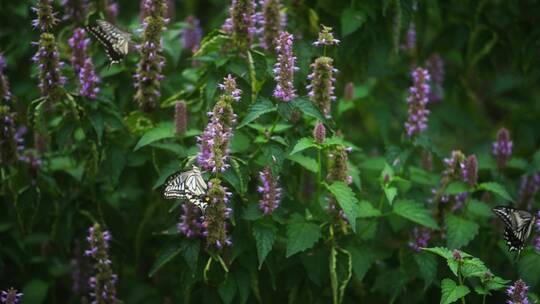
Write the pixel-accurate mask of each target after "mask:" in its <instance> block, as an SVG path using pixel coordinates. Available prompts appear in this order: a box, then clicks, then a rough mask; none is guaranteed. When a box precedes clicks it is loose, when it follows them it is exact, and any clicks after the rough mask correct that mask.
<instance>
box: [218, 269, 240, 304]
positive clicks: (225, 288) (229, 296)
mask: <svg viewBox="0 0 540 304" xmlns="http://www.w3.org/2000/svg"><path fill="white" fill-rule="evenodd" d="M218 293H219V296H220V297H221V300H223V303H225V304H229V303H231V302H232V300H233V299H234V296H235V295H236V280H235V279H234V277H233V276H232V275H229V276H227V278H226V279H225V280H224V281H223V282H221V284H219V286H218Z"/></svg>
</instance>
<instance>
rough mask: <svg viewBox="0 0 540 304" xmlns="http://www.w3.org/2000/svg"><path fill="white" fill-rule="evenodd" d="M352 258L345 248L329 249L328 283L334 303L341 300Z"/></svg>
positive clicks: (350, 271)
mask: <svg viewBox="0 0 540 304" xmlns="http://www.w3.org/2000/svg"><path fill="white" fill-rule="evenodd" d="M351 260H352V258H351V254H350V253H349V252H348V251H347V250H343V249H336V247H332V249H331V250H330V259H329V261H330V285H331V287H332V300H333V303H334V304H338V303H341V302H343V294H344V293H345V288H346V287H347V284H348V283H349V280H350V279H351V275H352V261H351Z"/></svg>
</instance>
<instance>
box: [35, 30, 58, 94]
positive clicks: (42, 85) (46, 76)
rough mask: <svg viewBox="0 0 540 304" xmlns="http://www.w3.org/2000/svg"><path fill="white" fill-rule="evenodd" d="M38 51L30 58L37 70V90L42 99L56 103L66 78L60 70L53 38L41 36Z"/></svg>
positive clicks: (46, 35)
mask: <svg viewBox="0 0 540 304" xmlns="http://www.w3.org/2000/svg"><path fill="white" fill-rule="evenodd" d="M38 46H39V48H38V51H37V53H36V54H35V55H34V57H32V60H33V61H34V63H36V64H37V65H38V68H39V89H40V91H41V95H42V96H43V97H46V98H48V99H49V100H51V101H57V100H58V99H59V98H60V97H61V95H62V92H63V86H64V84H65V83H66V78H65V77H64V76H62V73H61V69H62V67H63V66H64V63H63V62H61V61H60V53H59V52H58V47H57V45H56V41H55V39H54V36H53V35H52V34H49V33H43V34H41V38H40V39H39V43H38Z"/></svg>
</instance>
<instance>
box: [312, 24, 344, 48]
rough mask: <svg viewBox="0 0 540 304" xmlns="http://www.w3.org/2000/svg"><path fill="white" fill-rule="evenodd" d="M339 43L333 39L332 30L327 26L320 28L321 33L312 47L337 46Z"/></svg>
mask: <svg viewBox="0 0 540 304" xmlns="http://www.w3.org/2000/svg"><path fill="white" fill-rule="evenodd" d="M339 43H340V41H339V40H338V39H336V38H334V34H333V33H332V28H331V27H329V26H324V25H323V26H322V29H321V31H320V32H319V37H318V39H317V41H315V42H313V45H314V46H321V45H323V46H329V45H338V44H339Z"/></svg>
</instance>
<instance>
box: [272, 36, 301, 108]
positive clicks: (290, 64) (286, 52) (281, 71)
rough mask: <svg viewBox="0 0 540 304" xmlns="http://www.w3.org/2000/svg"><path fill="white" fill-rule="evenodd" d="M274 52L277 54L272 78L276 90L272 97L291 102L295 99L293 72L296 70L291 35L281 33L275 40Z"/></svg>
mask: <svg viewBox="0 0 540 304" xmlns="http://www.w3.org/2000/svg"><path fill="white" fill-rule="evenodd" d="M276 45H277V46H276V51H277V54H278V57H277V62H276V65H275V66H274V76H275V80H276V83H277V84H276V88H275V89H274V97H276V98H277V99H280V100H282V101H291V100H293V99H294V98H296V90H295V88H294V83H293V82H294V72H295V71H297V70H298V67H296V66H295V63H296V57H295V56H294V54H293V50H292V45H293V35H291V34H289V33H287V32H282V33H280V34H279V37H278V39H277V40H276Z"/></svg>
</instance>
